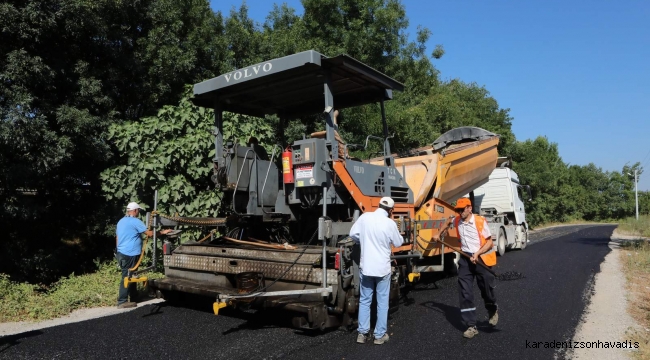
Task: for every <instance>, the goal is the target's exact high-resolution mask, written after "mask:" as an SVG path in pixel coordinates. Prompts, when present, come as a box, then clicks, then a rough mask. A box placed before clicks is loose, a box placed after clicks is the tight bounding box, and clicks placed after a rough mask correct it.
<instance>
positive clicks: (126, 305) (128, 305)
mask: <svg viewBox="0 0 650 360" xmlns="http://www.w3.org/2000/svg"><path fill="white" fill-rule="evenodd" d="M136 306H137V304H136V303H134V302H133V301H127V302H123V303H121V304H119V305H117V308H118V309H128V308H134V307H136Z"/></svg>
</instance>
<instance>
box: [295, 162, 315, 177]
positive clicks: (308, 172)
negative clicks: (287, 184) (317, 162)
mask: <svg viewBox="0 0 650 360" xmlns="http://www.w3.org/2000/svg"><path fill="white" fill-rule="evenodd" d="M312 177H314V167H313V165H302V166H297V167H296V179H309V178H312Z"/></svg>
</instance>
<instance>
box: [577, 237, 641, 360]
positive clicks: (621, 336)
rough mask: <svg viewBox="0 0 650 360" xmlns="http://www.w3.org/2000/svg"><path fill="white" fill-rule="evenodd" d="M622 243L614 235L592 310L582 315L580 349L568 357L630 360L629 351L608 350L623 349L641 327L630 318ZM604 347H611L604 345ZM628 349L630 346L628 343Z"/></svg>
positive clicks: (596, 282)
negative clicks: (622, 260)
mask: <svg viewBox="0 0 650 360" xmlns="http://www.w3.org/2000/svg"><path fill="white" fill-rule="evenodd" d="M622 241H623V239H620V238H619V237H618V236H616V235H612V238H611V241H610V243H609V247H610V249H612V251H611V252H610V253H609V254H607V256H606V257H605V260H604V261H603V263H602V264H601V266H600V272H599V273H598V274H596V277H595V283H594V287H593V290H592V296H591V299H590V301H589V306H588V308H587V310H586V311H585V313H584V314H583V315H582V319H581V321H580V324H579V325H578V327H577V328H576V332H575V335H574V338H573V342H574V345H575V344H576V342H577V343H578V345H579V348H575V347H574V348H573V349H572V352H569V353H568V354H567V355H568V357H569V358H573V359H599V360H609V359H628V358H629V357H630V354H631V351H634V350H630V349H624V348H605V347H606V346H609V344H612V343H617V344H616V345H618V346H620V345H622V344H620V343H623V342H626V343H627V341H628V340H629V336H628V331H629V330H630V329H634V328H636V327H637V326H638V325H637V324H636V322H635V321H634V319H632V317H631V316H630V315H629V314H628V312H627V308H628V296H626V294H627V291H626V278H625V274H624V272H623V267H622V264H621V261H620V251H621V250H620V248H619V244H620V243H621V242H622ZM605 343H609V344H608V345H605ZM627 344H628V345H629V343H627Z"/></svg>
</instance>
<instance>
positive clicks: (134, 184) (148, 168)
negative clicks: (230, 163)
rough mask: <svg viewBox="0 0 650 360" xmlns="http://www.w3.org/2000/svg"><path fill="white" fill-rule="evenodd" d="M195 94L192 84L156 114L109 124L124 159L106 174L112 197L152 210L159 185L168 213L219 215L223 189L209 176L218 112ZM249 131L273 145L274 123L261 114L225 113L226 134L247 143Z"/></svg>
mask: <svg viewBox="0 0 650 360" xmlns="http://www.w3.org/2000/svg"><path fill="white" fill-rule="evenodd" d="M191 96H192V92H191V88H190V87H188V88H187V89H186V92H185V96H184V97H183V98H182V99H181V101H180V102H179V104H178V105H177V106H171V105H168V106H164V107H163V108H162V109H160V110H159V111H158V114H157V115H156V116H150V117H146V118H143V119H141V120H140V121H130V122H124V123H121V124H114V125H112V126H111V127H110V129H109V140H110V141H112V142H113V143H114V144H115V145H116V147H117V149H118V151H119V152H120V154H121V158H122V160H123V161H121V162H120V165H116V166H113V167H111V168H108V169H106V170H105V171H104V172H102V174H101V180H102V189H103V191H104V194H105V196H106V198H107V199H108V200H109V201H116V202H118V203H120V204H126V203H127V202H129V201H137V202H138V203H141V204H145V205H146V206H147V209H148V210H151V209H152V208H153V199H154V191H155V190H158V200H159V204H158V209H159V211H160V212H161V213H163V214H176V213H179V214H181V215H182V216H198V217H210V216H218V215H219V210H220V207H219V205H220V204H221V192H220V191H219V190H218V189H216V188H215V186H214V183H212V181H211V180H210V175H211V172H212V168H213V163H212V158H213V157H214V154H215V150H214V138H213V135H212V129H213V124H214V112H213V111H212V110H209V109H206V108H202V107H196V106H194V105H192V103H191V102H190V101H189V99H190V97H191ZM250 136H256V137H257V138H258V139H259V140H260V143H262V144H267V145H268V143H269V139H270V138H271V137H272V136H273V129H272V128H271V124H269V123H268V122H267V121H265V120H264V119H260V118H255V117H247V116H237V115H234V114H230V113H226V114H225V116H224V138H225V139H235V138H236V139H239V143H240V144H241V145H244V144H245V142H246V141H247V139H248V138H249V137H250ZM276 159H277V158H276Z"/></svg>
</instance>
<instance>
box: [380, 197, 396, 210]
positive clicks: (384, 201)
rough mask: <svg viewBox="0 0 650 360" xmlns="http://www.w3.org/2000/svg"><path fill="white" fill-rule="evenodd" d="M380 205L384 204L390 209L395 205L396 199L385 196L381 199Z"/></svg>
mask: <svg viewBox="0 0 650 360" xmlns="http://www.w3.org/2000/svg"><path fill="white" fill-rule="evenodd" d="M379 205H383V206H385V207H387V208H389V209H392V208H393V207H394V206H395V201H393V199H391V198H390V197H388V196H384V197H383V198H381V200H379Z"/></svg>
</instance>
